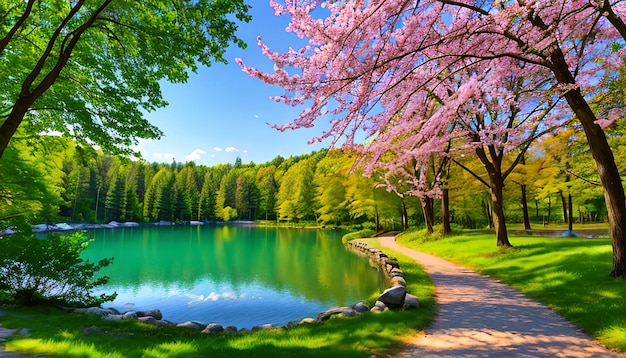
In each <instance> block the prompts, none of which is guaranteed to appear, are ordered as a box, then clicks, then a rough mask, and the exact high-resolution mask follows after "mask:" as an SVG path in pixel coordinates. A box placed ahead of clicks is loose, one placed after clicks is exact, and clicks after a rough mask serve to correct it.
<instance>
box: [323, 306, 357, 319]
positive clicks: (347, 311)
mask: <svg viewBox="0 0 626 358" xmlns="http://www.w3.org/2000/svg"><path fill="white" fill-rule="evenodd" d="M339 314H341V315H344V316H354V315H356V314H357V312H356V311H355V310H354V309H353V308H352V307H337V308H331V309H329V310H328V311H324V312H321V313H320V314H318V315H317V321H318V322H323V321H326V320H327V319H329V318H330V317H331V316H334V315H339Z"/></svg>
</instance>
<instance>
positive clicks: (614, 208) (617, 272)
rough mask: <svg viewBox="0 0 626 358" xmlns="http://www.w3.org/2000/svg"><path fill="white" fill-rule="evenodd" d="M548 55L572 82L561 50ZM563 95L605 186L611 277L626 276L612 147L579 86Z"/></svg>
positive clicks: (623, 206) (622, 204) (625, 203)
mask: <svg viewBox="0 0 626 358" xmlns="http://www.w3.org/2000/svg"><path fill="white" fill-rule="evenodd" d="M550 59H551V61H552V63H553V68H552V71H553V72H554V74H555V77H556V78H557V80H558V81H559V82H560V83H564V84H574V83H575V81H574V77H573V76H572V74H571V72H570V71H569V69H568V66H567V63H566V62H565V58H564V57H563V53H562V52H561V51H560V50H557V51H554V52H553V53H552V54H551V56H550ZM565 99H566V100H567V103H568V104H569V106H570V107H571V108H572V110H573V111H574V113H575V114H576V117H577V118H578V120H579V121H580V123H581V125H582V127H583V130H584V131H585V136H586V137H587V142H588V143H589V149H590V150H591V155H592V156H593V159H594V161H595V162H596V167H597V169H598V175H599V176H600V181H601V182H602V187H603V188H604V200H605V202H606V209H607V212H608V218H609V226H610V230H611V243H612V246H613V267H612V269H611V273H610V275H611V276H612V277H626V236H625V232H624V229H625V228H626V196H625V195H624V187H623V186H622V180H621V177H620V174H619V171H618V169H617V165H616V164H615V158H614V156H613V151H612V150H611V147H610V146H609V143H608V141H607V139H606V136H605V134H604V131H603V130H602V128H600V126H599V125H597V124H596V123H595V121H596V120H597V118H596V116H595V114H594V113H593V111H592V110H591V108H590V107H589V104H588V103H587V101H586V100H585V98H584V97H583V96H582V93H581V92H580V90H579V89H572V90H569V91H568V92H566V93H565Z"/></svg>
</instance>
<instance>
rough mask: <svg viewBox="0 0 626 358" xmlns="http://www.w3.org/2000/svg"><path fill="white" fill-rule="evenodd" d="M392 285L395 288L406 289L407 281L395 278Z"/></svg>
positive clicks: (402, 278)
mask: <svg viewBox="0 0 626 358" xmlns="http://www.w3.org/2000/svg"><path fill="white" fill-rule="evenodd" d="M391 284H392V285H394V286H404V287H406V280H405V279H404V277H402V276H394V277H392V278H391Z"/></svg>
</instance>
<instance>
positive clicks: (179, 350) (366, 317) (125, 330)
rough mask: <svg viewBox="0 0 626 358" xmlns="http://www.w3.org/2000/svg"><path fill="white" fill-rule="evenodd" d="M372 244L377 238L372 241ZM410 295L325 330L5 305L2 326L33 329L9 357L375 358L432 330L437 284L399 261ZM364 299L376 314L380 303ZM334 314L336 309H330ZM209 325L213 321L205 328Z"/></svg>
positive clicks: (14, 342) (17, 339) (11, 344)
mask: <svg viewBox="0 0 626 358" xmlns="http://www.w3.org/2000/svg"><path fill="white" fill-rule="evenodd" d="M373 240H374V241H373V243H374V244H375V241H376V240H377V239H373ZM396 258H397V259H398V260H399V263H400V265H401V267H402V269H403V271H404V274H405V277H406V280H407V283H408V287H407V290H408V291H409V292H410V293H412V294H414V295H416V296H418V297H419V299H420V307H419V308H418V309H416V310H411V311H403V312H392V311H386V312H383V313H380V314H374V313H367V314H363V315H361V316H358V317H333V318H331V319H330V320H328V321H326V322H322V323H310V324H301V325H296V326H292V327H289V328H275V329H268V330H259V331H254V332H252V331H249V332H240V333H219V334H211V335H207V334H203V333H200V332H199V331H196V330H193V329H187V328H177V327H156V326H152V325H147V324H143V323H139V322H137V321H136V320H126V321H106V320H103V319H101V318H99V317H97V316H92V315H83V314H76V313H65V312H63V311H61V310H59V309H57V308H54V307H36V308H15V307H2V306H0V312H2V314H0V324H2V325H3V326H4V327H6V328H27V329H29V331H30V333H29V334H28V335H26V336H18V335H15V336H12V337H10V338H9V339H8V340H7V341H6V342H5V344H6V349H7V350H8V351H18V352H24V353H30V354H37V355H46V356H48V355H49V356H59V357H70V356H73V357H103V358H104V357H107V358H117V357H120V358H127V357H151V358H161V357H203V356H206V357H270V356H271V357H273V358H278V357H370V356H372V355H376V356H385V355H388V354H393V353H395V352H398V351H399V350H400V349H401V348H402V346H403V342H405V341H406V340H407V339H408V337H410V336H413V335H415V334H417V331H419V330H421V329H423V328H425V327H427V326H428V325H429V324H430V323H432V321H433V319H434V317H435V312H436V305H435V299H434V295H435V294H434V292H435V290H434V287H433V285H432V281H431V280H430V278H429V277H428V275H427V274H426V273H425V272H424V271H423V269H422V268H421V267H420V266H419V265H417V264H416V263H415V262H414V261H413V260H411V259H409V258H407V257H404V256H401V255H396ZM377 296H378V295H373V296H372V297H370V298H368V299H367V298H366V299H367V300H366V303H368V304H369V306H370V307H371V306H372V304H373V303H374V301H375V300H376V297H377ZM329 308H330V307H329ZM207 323H208V322H207Z"/></svg>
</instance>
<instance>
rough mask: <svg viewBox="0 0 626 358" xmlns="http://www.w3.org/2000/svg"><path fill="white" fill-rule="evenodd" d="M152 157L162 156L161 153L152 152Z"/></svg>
mask: <svg viewBox="0 0 626 358" xmlns="http://www.w3.org/2000/svg"><path fill="white" fill-rule="evenodd" d="M152 157H153V158H157V159H158V158H163V154H161V153H152Z"/></svg>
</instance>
